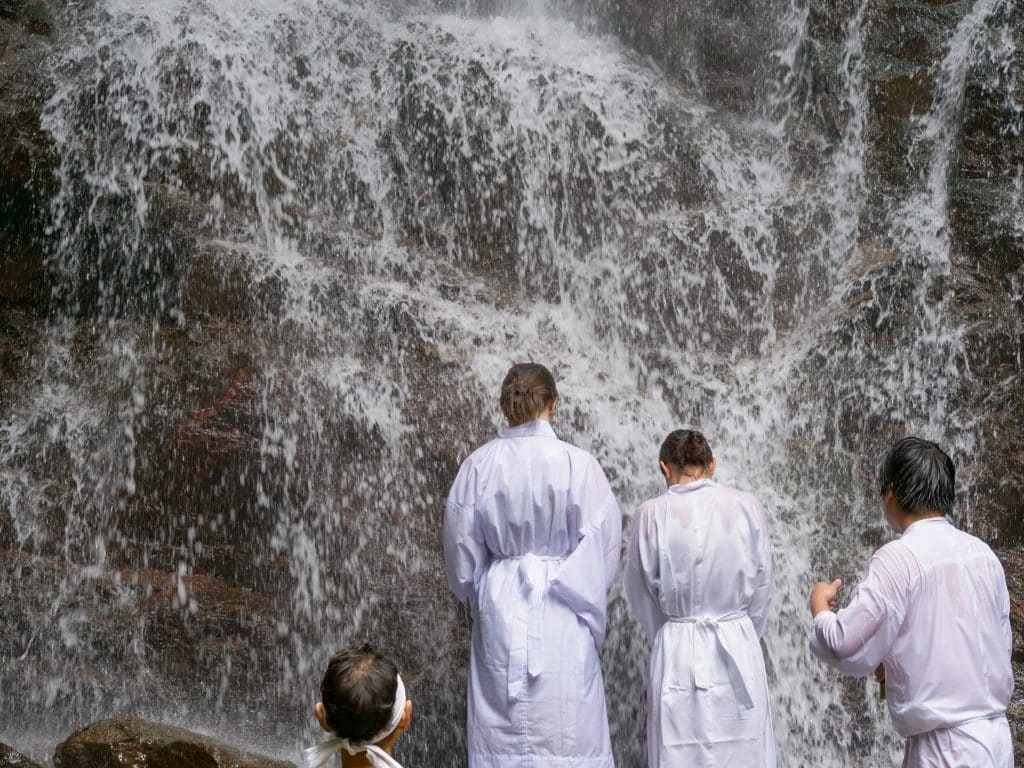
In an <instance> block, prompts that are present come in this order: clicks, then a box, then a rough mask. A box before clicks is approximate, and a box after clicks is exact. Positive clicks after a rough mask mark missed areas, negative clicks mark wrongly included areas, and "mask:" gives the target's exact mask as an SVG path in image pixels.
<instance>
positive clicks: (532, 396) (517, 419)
mask: <svg viewBox="0 0 1024 768" xmlns="http://www.w3.org/2000/svg"><path fill="white" fill-rule="evenodd" d="M557 399H558V389H557V388H556V387H555V377H554V376H552V375H551V371H549V370H548V369H547V368H545V367H544V366H543V365H540V364H539V363H518V364H516V365H513V366H512V367H511V368H509V369H508V373H506V374H505V380H504V381H503V382H502V383H501V412H502V413H503V414H505V418H506V419H508V423H509V425H510V426H513V427H518V426H519V425H520V424H525V423H526V422H527V421H533V419H536V418H537V416H539V415H540V412H541V411H543V410H544V408H545V407H546V406H547V404H548V403H550V402H551V401H552V400H557Z"/></svg>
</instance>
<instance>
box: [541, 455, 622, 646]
mask: <svg viewBox="0 0 1024 768" xmlns="http://www.w3.org/2000/svg"><path fill="white" fill-rule="evenodd" d="M571 506H573V507H575V510H574V512H575V514H576V517H577V519H578V520H579V526H580V529H579V539H578V541H577V543H576V548H575V549H574V550H573V551H572V553H571V554H570V555H569V556H568V557H567V558H566V559H565V561H564V562H563V563H562V566H561V568H559V571H558V574H557V575H556V576H555V577H554V578H553V579H552V580H551V584H550V586H549V588H548V595H549V596H551V597H553V598H554V599H556V600H559V601H561V602H562V603H564V604H565V605H567V606H568V607H569V608H571V609H572V610H573V611H575V613H576V615H577V616H579V617H580V619H581V620H582V621H583V622H584V623H585V624H586V625H587V628H588V629H589V630H590V634H591V635H592V636H593V638H594V643H595V645H596V646H597V648H598V650H600V649H601V646H602V645H603V644H604V636H605V629H606V622H607V597H608V590H609V589H610V588H611V585H612V582H613V581H614V580H615V573H616V571H617V570H618V567H619V553H620V550H621V547H622V515H621V513H620V512H619V505H618V503H617V502H616V501H615V496H614V495H613V494H612V489H611V487H610V486H609V485H608V479H607V478H606V477H605V475H604V472H603V471H602V470H601V467H600V465H598V463H597V461H596V460H595V459H593V458H590V461H589V463H588V465H587V466H585V467H584V469H583V472H582V476H581V477H580V478H579V484H578V485H577V484H575V483H574V485H573V497H572V498H571Z"/></svg>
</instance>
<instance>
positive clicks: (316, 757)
mask: <svg viewBox="0 0 1024 768" xmlns="http://www.w3.org/2000/svg"><path fill="white" fill-rule="evenodd" d="M405 701H406V695H405V683H404V682H403V681H402V676H401V675H398V686H397V688H396V689H395V703H394V704H393V705H392V707H391V718H390V719H389V720H388V724H387V725H386V726H385V727H384V728H383V729H382V730H381V732H380V733H378V734H377V735H375V736H374V737H373V738H372V739H370V740H369V741H364V742H351V741H349V740H348V739H343V738H340V737H339V736H338V735H337V734H332V735H331V738H330V739H328V740H327V741H325V742H323V743H322V744H317V745H316V746H315V747H308V748H307V749H305V750H304V751H303V754H302V757H303V765H304V766H305V768H320V766H322V765H323V764H324V763H326V762H327V761H328V760H330V759H331V755H333V754H334V753H335V752H346V753H348V754H349V755H358V754H359V753H360V752H365V753H366V756H367V758H369V760H370V764H371V765H373V766H374V768H402V766H401V765H399V764H398V761H397V760H395V758H393V757H392V756H391V755H389V754H388V753H387V752H385V751H384V750H383V749H381V748H380V747H378V746H377V744H378V742H381V741H384V739H386V738H387V737H388V736H390V735H391V734H392V733H394V731H395V729H396V728H397V727H398V724H399V723H401V722H402V716H403V715H404V714H405Z"/></svg>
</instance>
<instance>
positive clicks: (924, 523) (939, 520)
mask: <svg viewBox="0 0 1024 768" xmlns="http://www.w3.org/2000/svg"><path fill="white" fill-rule="evenodd" d="M929 523H945V524H946V525H952V523H951V522H949V520H948V519H946V516H945V515H943V516H942V517H926V518H925V519H924V520H915V521H914V522H912V523H911V524H910V525H908V526H907V529H906V530H905V531H903V535H904V536H906V535H907V534H908V533H910V531H911V529H912V528H916V527H917V526H919V525H920V526H927V525H928V524H929Z"/></svg>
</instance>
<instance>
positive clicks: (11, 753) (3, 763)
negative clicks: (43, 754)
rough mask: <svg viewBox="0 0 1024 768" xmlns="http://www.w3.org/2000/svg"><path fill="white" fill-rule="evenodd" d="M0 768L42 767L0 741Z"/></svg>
mask: <svg viewBox="0 0 1024 768" xmlns="http://www.w3.org/2000/svg"><path fill="white" fill-rule="evenodd" d="M0 768H42V766H41V765H39V763H37V762H34V761H32V760H29V759H28V758H27V757H25V756H24V755H23V754H21V753H20V752H16V751H15V750H13V749H11V748H10V747H8V746H7V745H6V744H3V743H0Z"/></svg>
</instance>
